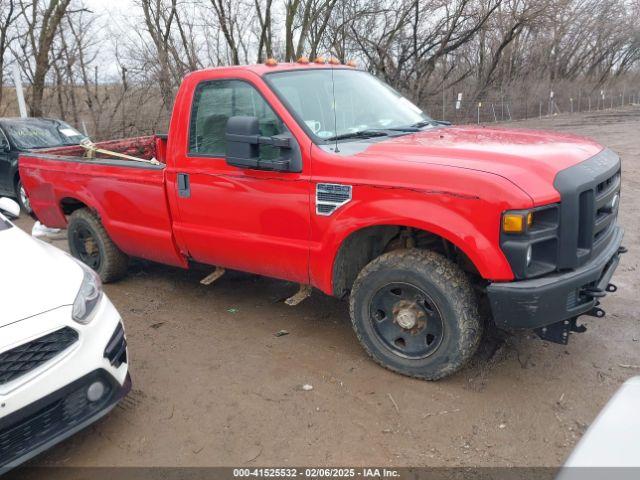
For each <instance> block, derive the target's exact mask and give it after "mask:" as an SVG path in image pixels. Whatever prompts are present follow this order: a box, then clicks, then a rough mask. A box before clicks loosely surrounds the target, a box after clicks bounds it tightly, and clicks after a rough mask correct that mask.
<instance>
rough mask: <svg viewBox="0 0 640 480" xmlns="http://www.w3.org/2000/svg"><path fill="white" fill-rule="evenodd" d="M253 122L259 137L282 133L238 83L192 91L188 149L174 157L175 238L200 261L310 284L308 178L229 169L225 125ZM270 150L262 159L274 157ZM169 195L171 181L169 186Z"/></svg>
mask: <svg viewBox="0 0 640 480" xmlns="http://www.w3.org/2000/svg"><path fill="white" fill-rule="evenodd" d="M234 115H251V116H256V117H258V119H259V122H260V128H261V134H262V135H275V134H278V133H282V132H283V131H284V129H285V128H286V127H285V126H284V124H283V123H282V121H281V120H280V119H279V118H278V116H277V115H276V114H275V113H274V111H273V110H272V109H271V107H270V106H269V104H268V103H267V102H266V100H265V99H264V98H263V97H262V96H261V95H260V93H259V92H258V91H257V90H256V89H255V88H254V87H253V86H252V85H251V84H249V83H248V82H246V81H243V80H228V79H222V80H212V81H206V82H202V83H200V84H199V85H198V87H197V88H196V90H195V93H194V98H193V107H192V109H191V120H190V122H189V123H190V128H189V135H188V139H187V143H188V147H187V149H186V150H187V151H186V153H180V152H177V154H176V156H175V158H174V159H175V166H174V171H173V172H171V175H172V177H173V175H175V178H174V179H173V180H174V181H175V183H173V185H174V186H175V188H176V191H175V192H173V195H174V197H173V198H174V199H175V203H176V204H177V206H178V209H177V210H178V211H177V215H176V217H175V218H174V232H175V234H176V238H177V239H178V241H179V242H181V243H182V244H183V245H182V247H183V248H184V249H186V251H187V252H188V254H189V256H190V257H191V258H192V259H193V260H195V261H198V262H202V263H208V264H212V265H220V266H224V267H227V268H233V269H237V270H243V271H249V272H254V273H258V274H265V275H269V276H272V277H277V278H282V279H286V280H292V281H297V282H305V283H306V282H308V279H309V275H308V261H309V228H310V225H309V221H310V219H309V191H310V182H309V178H308V177H307V176H306V175H305V174H304V173H289V172H267V171H257V170H249V169H242V168H237V167H233V166H230V165H228V164H227V163H226V161H225V159H224V154H225V148H226V142H225V129H226V121H227V119H228V118H229V117H231V116H234ZM278 154H279V151H277V149H274V148H273V147H264V148H263V149H262V150H261V155H264V156H276V155H278ZM167 186H168V188H172V181H171V180H170V181H169V182H168V184H167Z"/></svg>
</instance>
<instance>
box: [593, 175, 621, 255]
mask: <svg viewBox="0 0 640 480" xmlns="http://www.w3.org/2000/svg"><path fill="white" fill-rule="evenodd" d="M620 181H621V176H620V172H619V171H618V172H616V173H615V175H613V176H612V177H609V178H607V179H606V180H605V181H604V182H600V183H599V184H598V185H597V186H596V192H595V210H596V214H595V220H594V228H593V244H594V245H596V244H597V243H598V242H599V241H601V240H602V239H603V238H605V237H606V234H607V233H608V232H609V231H610V230H611V228H612V227H613V225H614V224H615V221H616V217H617V215H618V203H619V200H620Z"/></svg>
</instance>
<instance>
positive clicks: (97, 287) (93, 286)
mask: <svg viewBox="0 0 640 480" xmlns="http://www.w3.org/2000/svg"><path fill="white" fill-rule="evenodd" d="M78 264H80V266H81V267H82V272H83V273H84V277H83V278H82V285H80V290H78V295H76V299H75V301H74V302H73V310H72V313H71V316H72V317H73V319H74V320H75V321H76V322H78V323H82V324H83V325H86V324H87V323H89V322H90V321H91V320H92V318H91V312H93V310H94V309H95V308H96V305H98V303H99V302H100V299H101V298H102V282H101V281H100V277H99V276H98V274H97V273H96V272H94V271H93V270H91V269H90V268H89V267H87V266H86V265H85V264H84V263H82V262H78Z"/></svg>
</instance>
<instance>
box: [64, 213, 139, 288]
mask: <svg viewBox="0 0 640 480" xmlns="http://www.w3.org/2000/svg"><path fill="white" fill-rule="evenodd" d="M79 228H86V229H88V230H89V231H90V232H91V234H92V237H93V239H94V240H95V243H96V245H97V247H98V252H99V255H100V265H99V267H98V268H97V269H95V271H96V272H97V273H98V275H99V276H100V280H102V282H103V283H109V282H114V281H116V280H119V279H120V278H122V277H124V276H125V275H126V273H127V267H128V266H129V257H128V256H127V255H126V254H125V253H124V252H122V250H120V249H119V248H118V247H117V246H116V244H115V243H113V241H112V240H111V238H110V237H109V234H108V233H107V231H106V230H105V229H104V227H103V226H102V222H100V218H99V217H98V216H97V215H96V214H95V213H93V212H92V211H91V210H89V209H87V208H80V209H78V210H76V211H75V212H73V213H72V214H71V216H70V217H69V225H68V227H67V238H68V242H69V251H70V252H71V254H72V255H73V256H74V257H76V258H78V259H79V260H81V261H82V258H81V255H80V254H79V251H78V249H77V248H76V245H75V244H74V239H75V236H76V235H77V232H78V230H79ZM85 263H86V262H85Z"/></svg>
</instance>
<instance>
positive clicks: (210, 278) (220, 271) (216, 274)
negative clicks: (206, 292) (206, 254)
mask: <svg viewBox="0 0 640 480" xmlns="http://www.w3.org/2000/svg"><path fill="white" fill-rule="evenodd" d="M224 272H226V270H225V269H224V268H222V267H216V269H215V270H214V271H213V272H212V273H210V274H209V275H207V276H206V277H204V278H203V279H202V280H200V283H201V284H202V285H211V284H212V283H213V282H215V281H216V280H218V279H219V278H220V277H221V276H222V275H224Z"/></svg>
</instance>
